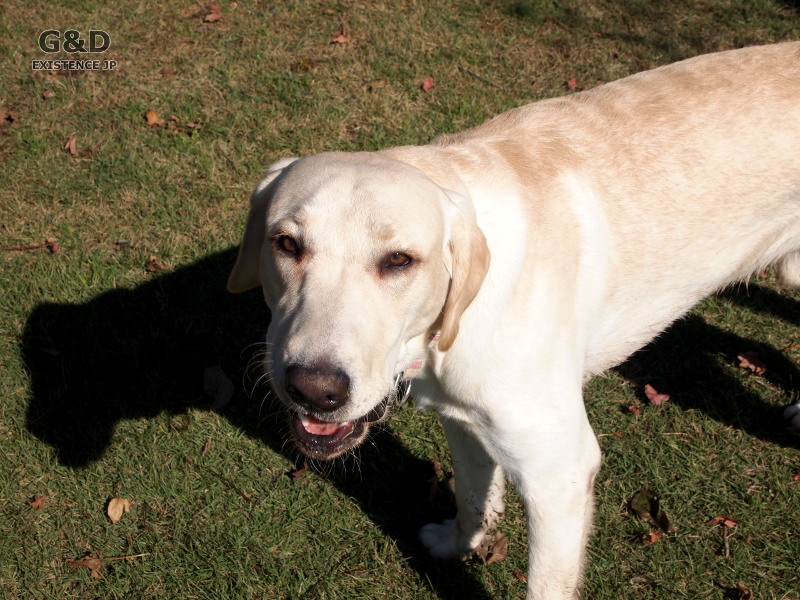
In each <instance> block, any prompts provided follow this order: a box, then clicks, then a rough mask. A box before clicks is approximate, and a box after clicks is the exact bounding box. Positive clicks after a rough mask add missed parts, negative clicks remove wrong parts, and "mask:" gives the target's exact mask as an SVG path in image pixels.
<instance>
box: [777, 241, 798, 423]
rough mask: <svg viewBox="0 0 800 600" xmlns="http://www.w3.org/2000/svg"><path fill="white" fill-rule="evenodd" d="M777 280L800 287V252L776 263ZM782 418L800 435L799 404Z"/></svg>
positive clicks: (792, 407)
mask: <svg viewBox="0 0 800 600" xmlns="http://www.w3.org/2000/svg"><path fill="white" fill-rule="evenodd" d="M778 278H779V279H780V281H781V283H782V284H784V285H790V286H793V287H800V251H795V252H790V253H789V254H787V255H786V256H784V257H783V258H782V259H780V261H778ZM783 416H784V417H785V418H786V421H787V427H788V429H789V431H791V432H792V433H796V434H798V435H800V402H798V403H797V404H792V405H791V406H789V407H788V408H787V409H786V411H785V412H784V413H783Z"/></svg>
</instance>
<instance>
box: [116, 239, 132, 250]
mask: <svg viewBox="0 0 800 600" xmlns="http://www.w3.org/2000/svg"><path fill="white" fill-rule="evenodd" d="M130 244H131V241H130V240H117V241H116V242H114V250H117V251H119V250H122V249H123V248H124V247H125V246H130Z"/></svg>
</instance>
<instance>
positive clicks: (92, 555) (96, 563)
mask: <svg viewBox="0 0 800 600" xmlns="http://www.w3.org/2000/svg"><path fill="white" fill-rule="evenodd" d="M143 556H150V553H149V552H145V553H143V554H130V555H128V556H115V557H113V558H103V557H102V556H100V553H99V552H89V553H87V554H84V555H83V556H82V557H80V558H68V559H67V562H68V563H69V566H70V567H86V568H87V569H89V574H90V575H91V576H92V577H93V578H94V579H100V577H101V574H100V570H101V569H102V568H103V567H104V566H105V564H106V563H107V562H111V561H114V560H128V559H131V558H141V557H143Z"/></svg>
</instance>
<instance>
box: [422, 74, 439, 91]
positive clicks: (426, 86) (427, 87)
mask: <svg viewBox="0 0 800 600" xmlns="http://www.w3.org/2000/svg"><path fill="white" fill-rule="evenodd" d="M434 85H436V82H435V81H434V80H433V77H428V78H427V79H426V80H425V81H423V82H422V84H421V85H420V87H421V88H422V91H423V92H430V91H431V90H432V89H433V86H434Z"/></svg>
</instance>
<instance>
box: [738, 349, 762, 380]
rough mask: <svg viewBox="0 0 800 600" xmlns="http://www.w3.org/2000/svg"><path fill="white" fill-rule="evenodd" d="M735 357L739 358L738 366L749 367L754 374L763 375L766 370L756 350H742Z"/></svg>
mask: <svg viewBox="0 0 800 600" xmlns="http://www.w3.org/2000/svg"><path fill="white" fill-rule="evenodd" d="M736 358H738V359H739V367H740V368H742V369H749V370H750V371H752V372H753V373H755V374H756V375H763V374H764V373H766V372H767V365H765V364H764V362H763V361H762V360H761V358H760V357H759V356H758V352H753V351H752V350H751V351H749V352H744V353H742V354H739V355H738V356H737V357H736Z"/></svg>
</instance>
